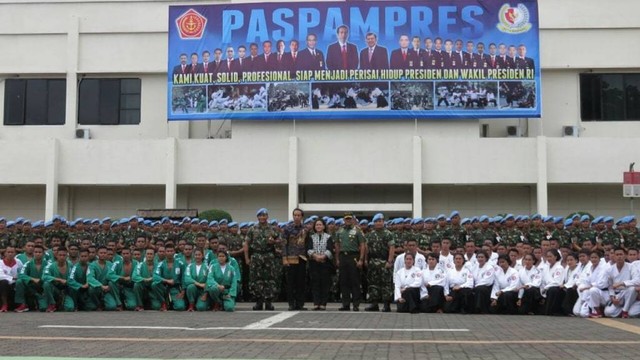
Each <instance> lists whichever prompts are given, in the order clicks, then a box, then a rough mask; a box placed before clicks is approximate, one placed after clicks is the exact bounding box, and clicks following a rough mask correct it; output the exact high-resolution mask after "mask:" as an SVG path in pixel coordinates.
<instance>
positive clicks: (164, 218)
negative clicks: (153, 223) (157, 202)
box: [160, 216, 171, 224]
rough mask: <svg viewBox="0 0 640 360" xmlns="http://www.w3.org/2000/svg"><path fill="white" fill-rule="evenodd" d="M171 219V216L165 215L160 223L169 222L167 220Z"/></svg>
mask: <svg viewBox="0 0 640 360" xmlns="http://www.w3.org/2000/svg"><path fill="white" fill-rule="evenodd" d="M170 221H171V219H170V218H169V217H167V216H165V217H163V218H162V219H161V220H160V223H162V224H164V223H167V222H170Z"/></svg>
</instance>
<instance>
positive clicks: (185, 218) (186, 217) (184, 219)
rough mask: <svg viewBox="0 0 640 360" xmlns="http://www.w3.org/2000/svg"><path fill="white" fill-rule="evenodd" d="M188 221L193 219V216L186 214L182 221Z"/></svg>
mask: <svg viewBox="0 0 640 360" xmlns="http://www.w3.org/2000/svg"><path fill="white" fill-rule="evenodd" d="M187 221H191V218H190V217H188V216H185V217H183V218H182V223H185V222H187Z"/></svg>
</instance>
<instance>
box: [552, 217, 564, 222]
mask: <svg viewBox="0 0 640 360" xmlns="http://www.w3.org/2000/svg"><path fill="white" fill-rule="evenodd" d="M563 220H564V218H563V217H562V216H558V217H555V218H554V220H553V222H554V223H556V224H562V221H563Z"/></svg>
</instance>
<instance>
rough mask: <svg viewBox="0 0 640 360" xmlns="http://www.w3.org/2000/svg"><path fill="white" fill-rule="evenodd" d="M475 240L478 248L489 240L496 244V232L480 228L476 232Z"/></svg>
mask: <svg viewBox="0 0 640 360" xmlns="http://www.w3.org/2000/svg"><path fill="white" fill-rule="evenodd" d="M473 240H474V243H475V244H476V246H482V245H483V244H484V242H485V241H487V240H491V243H492V244H495V242H496V232H495V231H494V230H493V229H491V228H486V229H483V228H480V229H478V230H476V231H475V232H474V235H473Z"/></svg>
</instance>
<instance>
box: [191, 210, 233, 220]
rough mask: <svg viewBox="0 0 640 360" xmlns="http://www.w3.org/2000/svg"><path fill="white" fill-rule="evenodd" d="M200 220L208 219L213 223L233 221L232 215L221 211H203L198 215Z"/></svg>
mask: <svg viewBox="0 0 640 360" xmlns="http://www.w3.org/2000/svg"><path fill="white" fill-rule="evenodd" d="M198 218H199V219H206V220H208V221H213V220H216V221H220V220H222V219H227V220H229V222H231V221H233V219H232V218H231V214H229V213H228V212H226V211H224V210H220V209H211V210H207V211H202V212H200V213H198Z"/></svg>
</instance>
